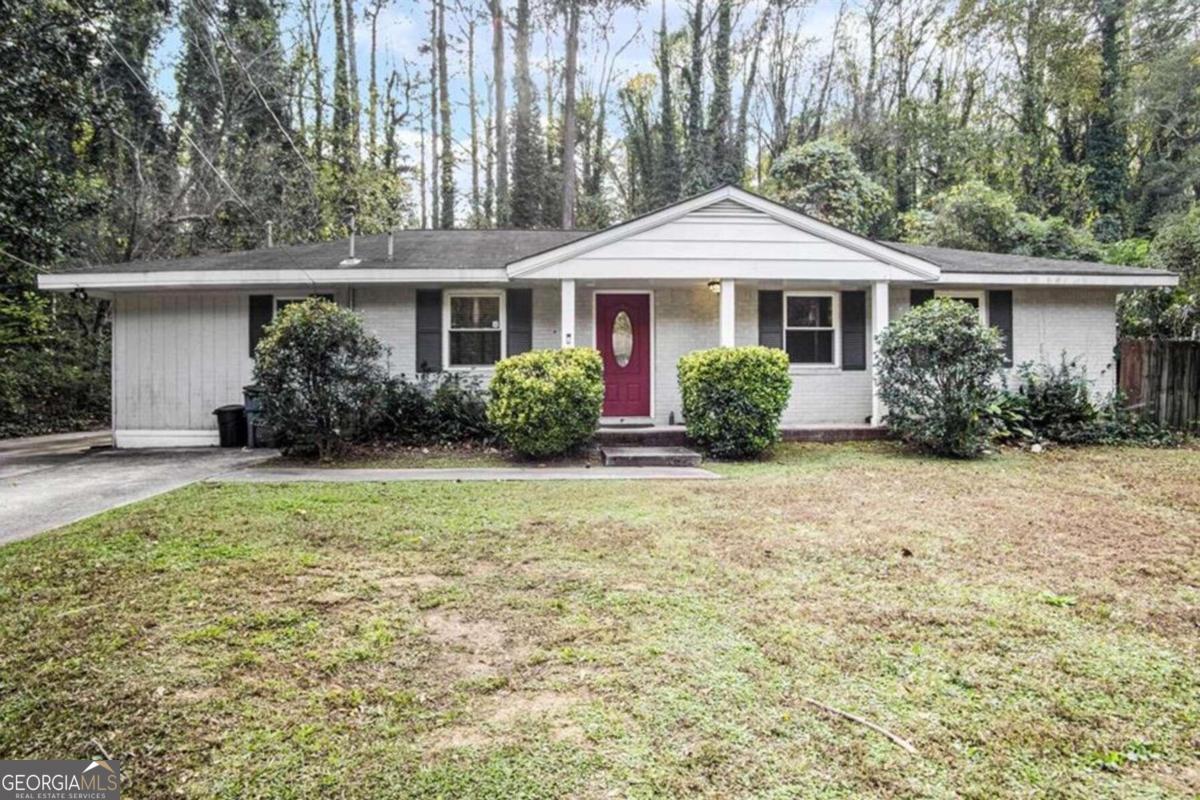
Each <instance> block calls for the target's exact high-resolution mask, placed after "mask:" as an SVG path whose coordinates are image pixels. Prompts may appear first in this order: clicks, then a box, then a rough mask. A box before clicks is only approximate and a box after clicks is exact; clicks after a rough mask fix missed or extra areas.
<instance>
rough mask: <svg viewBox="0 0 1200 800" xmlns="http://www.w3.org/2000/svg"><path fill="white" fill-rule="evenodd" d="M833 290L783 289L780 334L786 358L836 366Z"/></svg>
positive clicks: (835, 318) (836, 309) (835, 307)
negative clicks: (805, 290) (781, 327)
mask: <svg viewBox="0 0 1200 800" xmlns="http://www.w3.org/2000/svg"><path fill="white" fill-rule="evenodd" d="M837 318H838V295H837V293H836V292H784V295H783V336H784V349H785V350H787V354H788V361H790V362H791V363H793V364H807V365H816V366H836V365H837V352H838V347H837Z"/></svg>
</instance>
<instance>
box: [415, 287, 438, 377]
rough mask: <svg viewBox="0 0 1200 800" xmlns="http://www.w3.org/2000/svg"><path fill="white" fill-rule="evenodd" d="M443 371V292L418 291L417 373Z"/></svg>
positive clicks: (435, 290)
mask: <svg viewBox="0 0 1200 800" xmlns="http://www.w3.org/2000/svg"><path fill="white" fill-rule="evenodd" d="M441 371H442V291H441V289H417V372H441Z"/></svg>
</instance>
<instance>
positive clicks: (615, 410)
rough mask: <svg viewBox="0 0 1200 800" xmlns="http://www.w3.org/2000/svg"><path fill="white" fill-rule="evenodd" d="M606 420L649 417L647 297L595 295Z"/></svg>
mask: <svg viewBox="0 0 1200 800" xmlns="http://www.w3.org/2000/svg"><path fill="white" fill-rule="evenodd" d="M596 347H597V349H598V350H599V351H600V355H601V356H603V358H604V410H603V415H604V416H606V417H648V416H650V295H648V294H603V293H597V294H596Z"/></svg>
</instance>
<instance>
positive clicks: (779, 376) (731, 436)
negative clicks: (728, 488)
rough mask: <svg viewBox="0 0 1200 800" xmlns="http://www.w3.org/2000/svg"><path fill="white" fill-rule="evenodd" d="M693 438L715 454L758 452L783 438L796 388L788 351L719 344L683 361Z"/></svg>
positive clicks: (681, 369) (682, 380)
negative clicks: (783, 424) (782, 419)
mask: <svg viewBox="0 0 1200 800" xmlns="http://www.w3.org/2000/svg"><path fill="white" fill-rule="evenodd" d="M679 390H680V392H681V393H682V395H683V417H684V423H685V424H686V425H687V433H688V437H689V438H691V439H692V441H694V442H695V443H696V444H697V445H699V446H700V447H702V448H703V449H704V450H705V452H707V453H708V454H709V455H711V456H713V457H715V458H747V457H750V456H755V455H758V454H759V453H761V452H763V451H764V450H766V449H767V448H768V447H770V446H771V445H773V444H774V443H775V442H776V441H778V440H779V418H780V416H781V415H782V414H783V409H784V408H785V407H786V406H787V401H788V395H789V394H790V393H791V390H792V380H791V378H790V377H789V375H788V359H787V353H785V352H783V351H782V350H775V349H772V348H768V347H757V346H755V347H717V348H714V349H712V350H697V351H695V352H694V353H689V354H688V355H686V356H684V357H683V358H681V359H679Z"/></svg>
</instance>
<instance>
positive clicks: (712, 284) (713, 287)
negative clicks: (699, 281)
mask: <svg viewBox="0 0 1200 800" xmlns="http://www.w3.org/2000/svg"><path fill="white" fill-rule="evenodd" d="M708 290H709V291H710V292H712V293H713V294H720V293H721V282H720V281H709V282H708Z"/></svg>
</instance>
